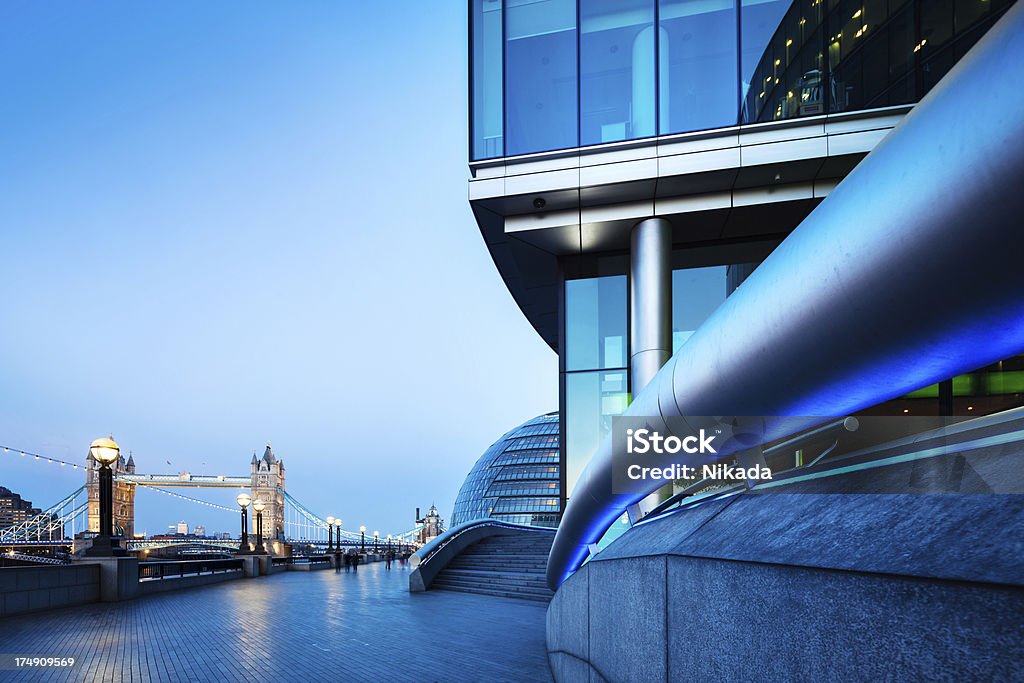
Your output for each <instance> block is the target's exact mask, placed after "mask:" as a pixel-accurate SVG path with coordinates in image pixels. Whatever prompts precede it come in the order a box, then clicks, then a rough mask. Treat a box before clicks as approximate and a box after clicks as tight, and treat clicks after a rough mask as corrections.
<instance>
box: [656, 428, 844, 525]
mask: <svg viewBox="0 0 1024 683" xmlns="http://www.w3.org/2000/svg"><path fill="white" fill-rule="evenodd" d="M859 428H860V422H859V421H858V420H857V418H855V417H844V418H843V419H841V420H835V421H833V422H829V423H828V424H824V425H822V426H820V427H816V428H814V429H811V430H808V431H806V432H803V433H801V434H797V435H795V436H793V437H791V438H789V439H786V440H784V441H781V442H779V443H777V444H775V445H773V446H771V447H769V448H765V449H763V450H762V455H763V456H764V457H765V458H766V459H767V458H775V457H778V456H780V455H784V454H787V453H792V452H795V451H798V450H803V449H805V448H807V447H808V446H810V445H812V444H815V443H819V442H822V441H826V442H827V441H832V445H831V446H828V447H827V448H825V449H824V451H823V452H822V453H820V454H819V455H817V456H816V457H815V458H814V459H813V460H812V461H811V462H809V463H807V464H804V465H799V466H797V467H795V468H794V469H797V468H807V467H811V466H813V465H816V464H818V463H819V462H820V461H821V460H822V459H823V458H825V457H826V456H827V455H829V454H830V453H831V452H832V451H833V450H834V449H835V447H836V446H837V445H838V443H839V439H840V438H842V436H843V435H845V434H848V433H852V432H856V431H857V430H858V429H859ZM745 488H747V486H746V485H745V484H722V482H721V481H719V480H717V479H699V480H696V481H694V482H693V483H691V484H689V485H688V486H686V488H684V489H683V490H682V491H679V492H678V493H676V494H675V495H673V496H670V497H669V498H667V499H665V500H664V501H662V502H661V503H659V504H658V505H657V506H655V507H654V508H653V509H652V510H651V511H650V512H648V513H647V514H646V515H645V516H644V518H645V519H646V518H649V517H653V516H655V515H658V514H661V513H662V512H665V511H666V510H669V509H672V508H675V507H677V506H679V505H680V504H682V502H683V501H684V500H687V499H689V498H694V497H695V496H697V494H699V493H701V492H702V491H709V490H714V491H715V492H716V493H717V494H719V495H720V494H725V493H730V492H735V491H739V490H742V489H745Z"/></svg>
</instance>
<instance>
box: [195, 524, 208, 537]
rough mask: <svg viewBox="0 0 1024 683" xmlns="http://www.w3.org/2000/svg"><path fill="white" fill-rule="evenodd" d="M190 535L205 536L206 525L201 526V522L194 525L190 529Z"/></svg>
mask: <svg viewBox="0 0 1024 683" xmlns="http://www.w3.org/2000/svg"><path fill="white" fill-rule="evenodd" d="M192 535H193V536H199V537H200V538H205V537H206V527H205V526H202V525H201V524H200V525H196V526H195V527H193V529H192Z"/></svg>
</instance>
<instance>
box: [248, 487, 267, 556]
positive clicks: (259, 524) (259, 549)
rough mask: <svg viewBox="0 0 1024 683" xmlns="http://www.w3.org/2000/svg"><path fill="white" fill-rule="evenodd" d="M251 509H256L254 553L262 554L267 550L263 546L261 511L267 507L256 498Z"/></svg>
mask: <svg viewBox="0 0 1024 683" xmlns="http://www.w3.org/2000/svg"><path fill="white" fill-rule="evenodd" d="M252 509H253V510H255V511H256V554H257V555H263V554H265V553H266V552H267V549H266V548H264V547H263V511H264V510H266V509H267V504H266V503H264V502H263V501H262V500H257V501H256V502H255V503H253V504H252Z"/></svg>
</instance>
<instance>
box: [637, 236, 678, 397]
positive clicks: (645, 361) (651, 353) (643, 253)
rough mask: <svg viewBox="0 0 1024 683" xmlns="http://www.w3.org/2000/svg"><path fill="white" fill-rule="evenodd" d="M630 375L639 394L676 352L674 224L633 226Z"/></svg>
mask: <svg viewBox="0 0 1024 683" xmlns="http://www.w3.org/2000/svg"><path fill="white" fill-rule="evenodd" d="M629 306H630V311H629V376H630V391H631V392H632V394H633V396H636V395H637V394H639V393H640V391H641V390H642V389H643V388H644V387H645V386H647V383H648V382H650V381H651V380H652V379H654V376H655V375H656V374H658V370H660V369H661V366H663V365H664V364H665V363H666V362H668V359H669V358H670V357H671V356H672V224H671V223H669V222H668V221H667V220H665V219H664V218H648V219H647V220H644V221H641V222H640V223H637V224H636V226H634V227H633V233H632V236H631V249H630V278H629Z"/></svg>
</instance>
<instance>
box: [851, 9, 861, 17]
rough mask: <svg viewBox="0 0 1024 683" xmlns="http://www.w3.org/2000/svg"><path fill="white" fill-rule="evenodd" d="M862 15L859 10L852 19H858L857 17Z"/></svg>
mask: <svg viewBox="0 0 1024 683" xmlns="http://www.w3.org/2000/svg"><path fill="white" fill-rule="evenodd" d="M860 13H861V10H857V11H856V12H854V13H853V16H852V17H851V18H852V19H856V18H857V17H859V16H860Z"/></svg>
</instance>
